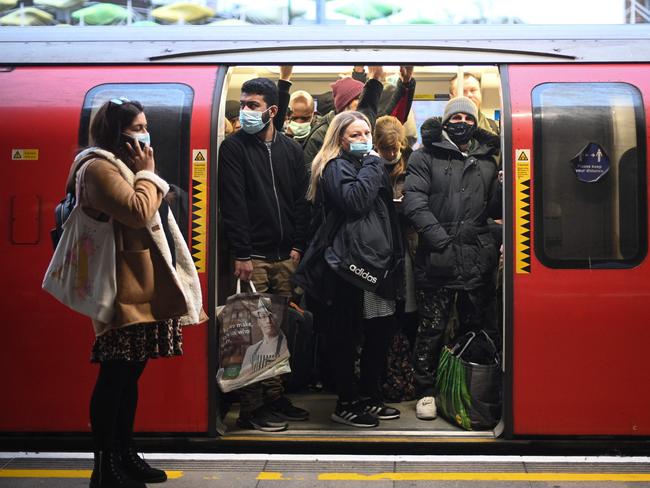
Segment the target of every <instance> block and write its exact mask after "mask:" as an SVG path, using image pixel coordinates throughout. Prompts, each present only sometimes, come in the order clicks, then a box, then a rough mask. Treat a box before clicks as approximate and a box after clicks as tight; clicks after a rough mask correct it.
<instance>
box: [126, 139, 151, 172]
mask: <svg viewBox="0 0 650 488" xmlns="http://www.w3.org/2000/svg"><path fill="white" fill-rule="evenodd" d="M123 136H124V137H125V138H126V139H128V140H126V141H125V142H124V144H125V145H126V150H127V151H128V152H129V154H130V155H131V161H132V162H133V166H134V169H135V171H136V172H138V171H143V170H145V171H155V169H156V162H155V160H154V157H153V148H152V147H151V146H148V145H146V144H145V143H143V142H141V141H139V140H137V139H135V138H134V137H131V136H128V135H123Z"/></svg>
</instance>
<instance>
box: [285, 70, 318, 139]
mask: <svg viewBox="0 0 650 488" xmlns="http://www.w3.org/2000/svg"><path fill="white" fill-rule="evenodd" d="M292 73H293V66H280V78H279V79H278V95H279V104H278V105H279V110H278V115H277V116H276V118H275V127H276V129H278V130H281V131H284V133H285V134H286V135H287V136H289V137H291V138H293V140H294V141H296V142H298V143H299V144H300V145H304V143H305V141H306V140H307V136H308V135H309V133H310V132H311V129H312V127H313V126H314V124H315V123H316V121H317V120H318V116H317V115H316V113H315V104H314V97H312V96H311V95H310V94H309V93H308V92H306V91H304V90H298V91H295V92H294V93H290V92H289V91H290V89H291V85H292V84H291V74H292Z"/></svg>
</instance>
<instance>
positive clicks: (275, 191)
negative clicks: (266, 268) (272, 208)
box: [265, 144, 284, 259]
mask: <svg viewBox="0 0 650 488" xmlns="http://www.w3.org/2000/svg"><path fill="white" fill-rule="evenodd" d="M265 146H266V151H267V152H268V153H269V167H270V168H271V181H272V182H273V194H274V195H275V205H276V206H277V209H278V223H279V224H280V242H282V241H284V228H283V227H282V214H281V213H280V199H279V198H278V190H277V188H276V187H275V172H274V171H273V157H272V156H271V146H269V145H266V144H265ZM278 259H280V248H279V247H278Z"/></svg>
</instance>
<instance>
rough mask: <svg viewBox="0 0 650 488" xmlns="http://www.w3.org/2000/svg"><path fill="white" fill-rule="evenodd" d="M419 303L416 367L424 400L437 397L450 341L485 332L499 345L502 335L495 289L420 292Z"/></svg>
mask: <svg viewBox="0 0 650 488" xmlns="http://www.w3.org/2000/svg"><path fill="white" fill-rule="evenodd" d="M416 300H417V303H418V313H419V323H418V331H417V334H416V336H415V345H414V348H413V368H414V370H415V384H416V388H417V391H418V397H419V398H422V397H425V396H433V395H434V386H435V381H436V373H437V371H438V361H439V360H440V353H441V351H442V347H443V346H444V345H445V344H446V343H447V342H448V341H450V340H452V339H453V338H454V337H457V336H460V335H463V334H465V333H466V332H469V331H471V330H479V329H484V330H485V331H486V332H487V333H488V334H489V336H490V337H491V338H492V340H493V341H494V342H495V344H497V345H500V344H501V332H500V331H499V330H497V326H496V317H495V315H496V314H495V307H496V295H495V292H494V288H493V287H489V286H484V287H481V288H477V289H474V290H454V289H450V288H437V289H432V290H417V292H416ZM450 329H453V330H450Z"/></svg>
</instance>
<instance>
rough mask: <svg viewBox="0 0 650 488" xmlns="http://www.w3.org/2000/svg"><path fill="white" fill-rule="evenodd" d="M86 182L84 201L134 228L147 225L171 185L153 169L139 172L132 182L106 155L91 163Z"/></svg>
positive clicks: (87, 170)
mask: <svg viewBox="0 0 650 488" xmlns="http://www.w3.org/2000/svg"><path fill="white" fill-rule="evenodd" d="M82 186H83V192H84V193H83V197H82V201H83V202H84V205H85V204H87V205H88V206H90V207H91V208H93V209H95V210H98V211H100V212H102V213H105V214H107V215H110V216H111V217H113V218H114V219H115V220H117V221H118V222H120V223H122V224H124V225H126V226H127V227H131V228H134V229H141V228H144V227H146V225H147V223H148V222H149V221H150V220H151V219H152V218H153V216H154V215H155V214H156V212H157V211H158V208H159V207H160V203H161V202H162V198H163V196H165V194H166V193H167V191H169V185H168V184H167V183H166V182H165V181H164V180H163V179H162V178H160V177H159V176H157V175H156V174H155V173H153V172H151V171H139V172H138V173H136V175H135V183H134V184H133V186H131V185H130V184H129V182H127V181H126V180H125V179H124V177H123V176H122V174H121V173H120V171H119V169H118V168H117V167H116V166H115V165H113V164H112V163H110V162H108V161H105V160H103V159H96V160H95V161H92V162H91V163H90V164H89V165H88V166H87V168H86V170H85V173H84V181H83V184H82Z"/></svg>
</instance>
